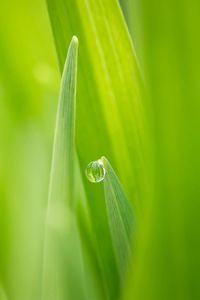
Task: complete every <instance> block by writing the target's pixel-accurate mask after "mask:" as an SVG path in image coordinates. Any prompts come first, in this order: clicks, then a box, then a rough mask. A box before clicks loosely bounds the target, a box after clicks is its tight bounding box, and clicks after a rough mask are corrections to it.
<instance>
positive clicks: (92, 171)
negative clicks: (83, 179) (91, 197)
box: [85, 159, 106, 182]
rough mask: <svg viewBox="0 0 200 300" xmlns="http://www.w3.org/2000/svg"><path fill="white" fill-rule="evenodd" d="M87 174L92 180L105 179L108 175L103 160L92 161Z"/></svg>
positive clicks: (86, 171)
mask: <svg viewBox="0 0 200 300" xmlns="http://www.w3.org/2000/svg"><path fill="white" fill-rule="evenodd" d="M85 174H86V176H87V179H88V180H89V181H91V182H100V181H102V180H104V178H105V176H106V169H105V167H104V165H103V162H102V160H101V159H98V160H96V161H92V162H90V163H89V164H88V166H87V168H86V170H85Z"/></svg>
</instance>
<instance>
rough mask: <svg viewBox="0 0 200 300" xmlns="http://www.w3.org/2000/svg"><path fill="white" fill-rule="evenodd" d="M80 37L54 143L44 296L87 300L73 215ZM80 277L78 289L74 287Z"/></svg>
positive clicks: (72, 49) (68, 66)
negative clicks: (85, 299) (84, 293)
mask: <svg viewBox="0 0 200 300" xmlns="http://www.w3.org/2000/svg"><path fill="white" fill-rule="evenodd" d="M77 54H78V39H77V38H76V37H73V38H72V41H71V43H70V46H69V50H68V54H67V59H66V62H65V66H64V70H63V75H62V80H61V88H60V96H59V102H58V110H57V117H56V126H55V136H54V144H53V157H52V167H51V174H50V187H49V199H48V209H47V220H46V222H47V224H46V233H45V234H46V236H45V245H44V269H43V286H42V299H48V300H50V299H52V300H55V299H58V300H62V299H66V298H69V299H80V295H82V298H83V299H84V295H83V286H82V268H81V253H80V245H79V238H78V232H77V226H76V221H75V219H74V215H73V206H74V172H75V107H76V74H77ZM73 278H76V284H77V289H76V288H75V286H74V280H73Z"/></svg>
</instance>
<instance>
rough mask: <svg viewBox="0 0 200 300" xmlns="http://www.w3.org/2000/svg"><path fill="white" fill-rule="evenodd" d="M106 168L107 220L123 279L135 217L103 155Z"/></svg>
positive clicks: (131, 241)
mask: <svg viewBox="0 0 200 300" xmlns="http://www.w3.org/2000/svg"><path fill="white" fill-rule="evenodd" d="M102 161H103V164H104V166H105V169H106V176H105V179H104V193H105V201H106V208H107V214H108V221H109V226H110V231H111V236H112V241H113V247H114V251H115V256H116V260H117V266H118V271H119V274H120V276H121V279H122V280H124V278H125V276H124V275H125V274H126V268H127V263H128V261H129V259H131V253H132V243H133V234H134V230H135V228H134V227H135V224H134V223H135V218H134V214H133V210H132V207H131V204H130V202H129V200H128V199H127V197H126V195H125V193H124V190H123V188H122V185H121V183H120V181H119V179H118V177H117V175H116V174H115V172H114V170H113V168H112V167H111V165H110V163H109V162H108V160H107V159H106V158H105V157H103V158H102Z"/></svg>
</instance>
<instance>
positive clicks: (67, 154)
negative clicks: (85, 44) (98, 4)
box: [49, 36, 78, 205]
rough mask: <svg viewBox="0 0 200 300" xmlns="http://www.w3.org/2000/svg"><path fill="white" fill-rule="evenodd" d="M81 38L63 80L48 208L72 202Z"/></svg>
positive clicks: (73, 48) (71, 50)
mask: <svg viewBox="0 0 200 300" xmlns="http://www.w3.org/2000/svg"><path fill="white" fill-rule="evenodd" d="M77 52H78V39H77V38H76V37H75V36H74V37H73V38H72V41H71V44H70V46H69V50H68V55H67V59H66V62H65V66H64V70H63V75H62V79H61V88H60V96H59V102H58V110H57V117H56V127H55V136H54V145H53V156H52V166H51V175H50V187H49V205H51V204H52V203H54V202H55V203H58V201H59V199H60V201H61V202H62V204H65V205H66V204H67V202H68V204H69V203H71V202H72V200H73V185H74V161H75V113H76V112H75V109H76V100H75V99H76V74H77Z"/></svg>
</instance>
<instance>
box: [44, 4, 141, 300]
mask: <svg viewBox="0 0 200 300" xmlns="http://www.w3.org/2000/svg"><path fill="white" fill-rule="evenodd" d="M47 4H48V11H49V15H50V20H51V25H52V29H53V34H54V40H55V44H56V49H57V54H58V59H59V63H60V69H61V70H62V69H63V64H64V59H65V52H66V48H67V44H68V41H69V39H70V37H71V35H72V34H76V35H77V36H78V37H79V41H80V44H81V47H80V49H79V73H78V87H77V130H76V133H77V134H76V144H77V152H78V157H79V161H80V168H81V172H82V173H84V170H85V167H86V166H87V164H88V163H89V162H90V161H92V160H93V159H95V158H96V157H100V156H101V155H102V153H103V154H104V155H105V156H106V157H108V159H109V160H110V162H111V163H112V166H113V167H114V169H115V170H116V171H117V172H118V174H119V175H120V178H121V181H122V184H123V186H124V188H125V190H126V192H127V195H128V196H129V198H130V200H131V201H133V202H135V204H136V207H137V208H138V207H139V206H140V205H141V202H142V201H143V194H144V191H145V188H144V178H145V173H144V162H143V150H142V147H143V146H142V145H143V140H142V139H143V112H142V100H141V89H140V88H141V86H140V84H141V82H140V75H139V71H138V67H137V62H136V59H135V55H134V49H133V47H132V44H131V40H130V37H129V34H128V31H127V28H126V25H125V22H124V20H123V17H122V13H121V11H120V7H119V5H118V3H117V1H114V0H103V1H102V0H97V1H94V0H88V1H86V0H84V1H82V0H81V1H80V0H47ZM119 149H120V151H119ZM83 176H84V177H83V178H84V185H85V191H86V196H87V200H88V207H89V211H90V217H91V223H92V230H93V235H94V237H95V238H96V252H97V256H98V262H99V265H100V270H101V276H102V281H103V285H104V287H105V291H106V294H107V297H108V299H116V298H117V297H118V294H119V286H120V284H119V282H120V278H119V275H118V272H117V265H116V261H115V256H114V251H113V247H112V240H111V236H110V231H109V225H108V221H107V215H106V207H105V203H104V202H103V201H102V199H103V197H104V195H103V190H102V189H101V185H99V186H98V187H97V186H96V185H95V186H91V184H90V183H89V182H87V179H86V178H85V174H83ZM129 178H131V180H127V179H129ZM101 236H104V243H102V242H101V238H100V237H101Z"/></svg>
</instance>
